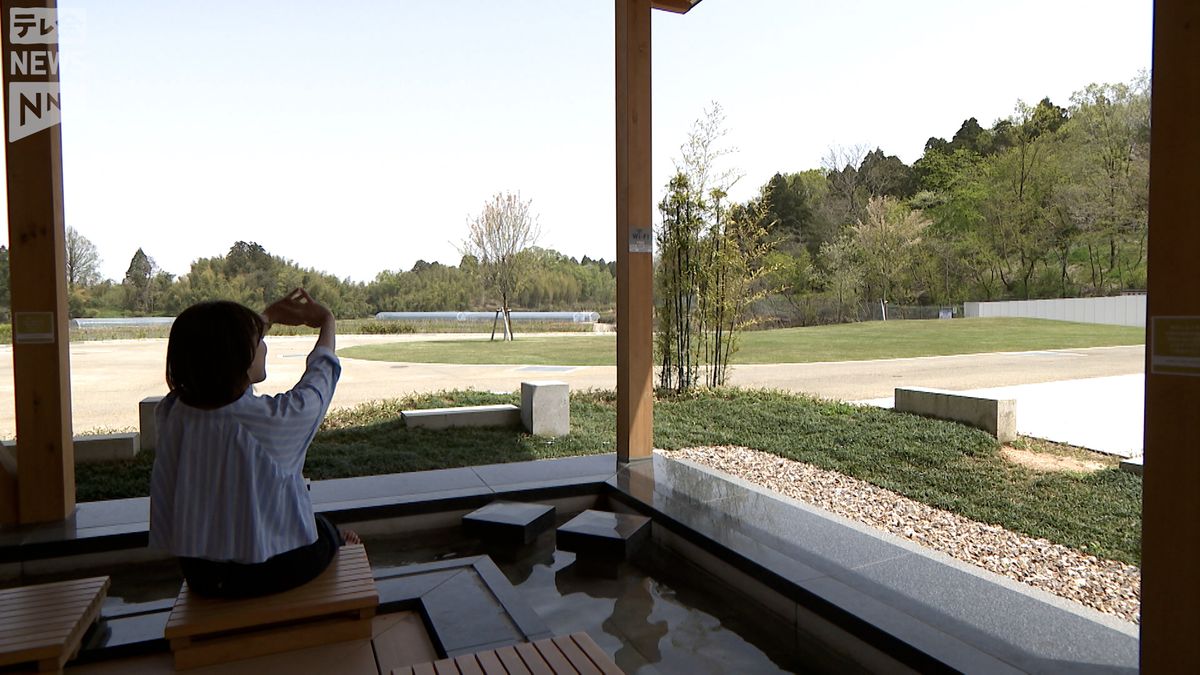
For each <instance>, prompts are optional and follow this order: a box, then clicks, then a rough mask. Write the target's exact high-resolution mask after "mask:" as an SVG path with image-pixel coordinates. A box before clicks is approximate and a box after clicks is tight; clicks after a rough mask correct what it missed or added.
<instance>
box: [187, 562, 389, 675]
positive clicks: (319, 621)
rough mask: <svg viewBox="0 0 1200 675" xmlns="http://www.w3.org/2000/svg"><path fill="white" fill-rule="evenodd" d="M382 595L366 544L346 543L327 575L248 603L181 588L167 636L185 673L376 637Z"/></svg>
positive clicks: (326, 571)
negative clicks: (375, 623) (300, 648)
mask: <svg viewBox="0 0 1200 675" xmlns="http://www.w3.org/2000/svg"><path fill="white" fill-rule="evenodd" d="M378 605H379V592H378V591H377V590H376V588H375V579H374V577H373V575H372V573H371V565H370V563H369V562H368V561H367V554H366V551H365V549H364V548H363V547H362V546H361V545H357V546H343V547H341V548H340V549H339V550H338V555H337V557H336V558H335V559H334V561H333V562H332V563H331V564H330V565H329V568H328V569H326V570H325V571H324V572H323V573H321V576H319V577H317V578H316V579H314V580H313V581H310V582H309V583H307V584H305V585H303V586H301V587H299V588H296V589H293V590H290V591H287V592H285V593H278V594H276V595H268V596H264V597H259V598H249V599H246V600H224V599H216V598H205V597H201V596H197V595H192V594H190V593H189V592H188V588H187V583H186V582H185V583H184V584H183V587H182V588H181V589H180V591H179V596H178V597H177V598H176V600H175V607H174V608H173V609H172V610H171V615H170V617H169V618H168V619H167V627H166V630H165V631H164V636H165V637H166V638H167V640H169V641H170V643H171V650H172V651H173V652H174V653H175V667H176V669H179V670H184V669H187V668H195V667H198V666H203V665H209V664H213V663H223V662H226V661H232V660H236V659H245V658H251V657H254V656H262V655H265V654H276V653H279V652H283V651H288V650H292V649H295V648H296V647H297V646H299V645H303V646H305V647H308V646H313V645H321V644H330V643H333V642H342V641H347V640H359V639H370V637H371V618H372V617H373V616H374V615H375V609H376V607H378Z"/></svg>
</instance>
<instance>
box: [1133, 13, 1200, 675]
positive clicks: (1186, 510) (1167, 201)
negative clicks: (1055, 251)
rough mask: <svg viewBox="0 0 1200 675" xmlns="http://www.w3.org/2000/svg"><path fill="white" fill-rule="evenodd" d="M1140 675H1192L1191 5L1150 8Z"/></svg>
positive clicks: (1197, 519) (1196, 377) (1196, 134)
mask: <svg viewBox="0 0 1200 675" xmlns="http://www.w3.org/2000/svg"><path fill="white" fill-rule="evenodd" d="M1152 85H1153V93H1152V96H1153V99H1152V100H1153V105H1152V110H1151V115H1152V117H1151V151H1150V248H1149V258H1148V260H1149V262H1148V265H1149V282H1148V285H1149V297H1148V298H1147V333H1146V335H1147V339H1146V439H1145V451H1146V466H1145V477H1144V479H1143V497H1142V626H1141V631H1142V641H1141V649H1142V655H1141V665H1142V672H1144V673H1188V672H1200V640H1197V639H1196V636H1197V635H1200V575H1198V574H1197V565H1196V560H1197V557H1198V556H1200V488H1198V487H1197V486H1198V485H1200V424H1198V422H1197V415H1198V414H1200V271H1197V264H1196V259H1197V256H1200V211H1197V209H1196V203H1195V202H1196V187H1197V186H1200V162H1197V159H1196V158H1197V157H1200V126H1197V121H1198V120H1200V3H1196V2H1195V0H1157V1H1156V2H1155V3H1154V66H1153V80H1152Z"/></svg>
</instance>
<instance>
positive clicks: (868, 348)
mask: <svg viewBox="0 0 1200 675" xmlns="http://www.w3.org/2000/svg"><path fill="white" fill-rule="evenodd" d="M1144 339H1145V331H1144V330H1143V329H1141V328H1132V327H1128V326H1106V325H1101V324H1087V323H1070V322H1066V321H1047V320H1043V319H955V320H953V321H871V322H864V323H851V324H841V325H835V326H812V327H807V328H782V329H777V330H763V331H747V332H745V333H743V334H742V337H741V342H740V349H739V350H738V351H737V353H736V354H735V355H734V357H733V361H734V363H814V362H818V361H863V360H870V359H890V358H903V357H914V356H940V355H949V354H976V353H982V352H1023V351H1040V350H1044V349H1070V348H1079V347H1107V346H1113V345H1138V344H1142V343H1143V341H1144ZM338 353H339V354H341V355H342V356H346V357H349V358H356V359H371V360H376V361H401V362H408V363H468V364H489V363H490V364H521V365H558V366H611V365H615V363H616V338H615V336H612V335H595V336H593V335H587V336H583V335H579V336H550V337H525V338H522V337H521V336H520V335H519V334H518V336H517V339H516V340H514V341H512V342H500V341H496V342H488V343H486V344H483V343H480V342H479V341H478V340H452V341H447V342H405V343H394V344H380V345H361V346H357V347H350V348H347V349H343V350H340V351H339V352H338Z"/></svg>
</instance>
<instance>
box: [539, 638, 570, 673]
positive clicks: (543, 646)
mask: <svg viewBox="0 0 1200 675" xmlns="http://www.w3.org/2000/svg"><path fill="white" fill-rule="evenodd" d="M533 647H534V649H537V650H538V652H540V653H541V655H542V658H544V659H546V664H547V665H549V666H550V670H552V671H554V672H555V673H567V675H578V673H577V672H576V670H575V668H574V666H572V665H571V662H570V661H568V660H567V657H565V656H563V653H562V652H561V651H559V650H558V646H557V645H555V644H554V641H553V640H551V639H550V638H546V639H545V640H538V641H537V642H534V643H533Z"/></svg>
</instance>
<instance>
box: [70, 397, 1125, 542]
mask: <svg viewBox="0 0 1200 675" xmlns="http://www.w3.org/2000/svg"><path fill="white" fill-rule="evenodd" d="M517 402H518V397H517V395H516V394H509V395H497V394H488V393H481V392H462V391H459V392H447V393H441V394H431V395H419V396H413V397H410V398H406V399H397V400H391V401H386V402H381V403H372V404H367V405H363V406H359V407H357V408H352V409H345V410H337V411H334V412H332V413H330V415H329V417H328V418H327V419H326V420H325V423H324V424H323V426H322V428H321V430H320V432H319V433H318V434H317V437H316V439H315V440H314V441H313V445H312V448H311V449H310V451H309V455H308V462H307V464H306V466H305V473H306V475H307V476H308V477H309V478H312V479H314V480H321V479H329V478H345V477H350V476H361V475H372V474H380V473H394V472H408V471H425V470H430V469H441V468H451V467H459V466H472V465H480V464H492V463H501V462H517V461H525V460H532V459H545V458H553V457H565V456H574V455H587V454H598V453H606V452H613V451H614V450H615V438H616V431H615V429H616V409H615V405H616V395H615V393H614V392H611V391H602V392H577V393H574V394H572V396H571V428H572V433H571V434H570V435H569V436H566V437H564V438H558V439H548V438H539V437H535V436H530V435H528V434H525V433H522V432H520V431H516V430H511V429H456V430H452V431H425V430H413V431H409V430H407V429H406V428H405V427H404V423H403V422H402V421H401V420H400V411H401V410H404V409H408V408H432V407H443V406H458V405H482V404H492V403H517ZM654 422H655V425H654V444H655V446H656V447H659V448H664V449H679V448H685V447H693V446H705V445H741V446H746V447H750V448H754V449H757V450H761V451H764V452H770V453H774V454H777V455H780V456H783V457H788V458H791V459H794V460H798V461H802V462H808V463H811V464H813V465H815V466H818V467H821V468H824V469H830V470H834V471H839V472H841V473H843V474H846V475H848V476H853V477H855V478H859V479H861V480H865V481H868V482H871V483H873V484H875V485H878V486H880V487H884V488H887V489H890V490H893V491H895V492H898V493H900V494H902V495H905V496H907V497H910V498H913V499H916V500H918V501H921V502H924V503H926V504H930V505H932V506H935V507H938V508H942V509H946V510H948V511H953V512H955V513H959V514H962V515H964V516H966V517H968V518H972V519H974V520H978V521H982V522H987V523H996V524H999V525H1002V526H1004V527H1006V528H1008V529H1010V530H1014V531H1017V532H1022V533H1025V534H1029V535H1032V536H1037V537H1045V538H1046V539H1049V540H1050V541H1053V542H1057V543H1061V544H1064V545H1067V546H1071V547H1073V548H1076V549H1079V550H1082V551H1086V552H1088V553H1092V554H1094V555H1097V556H1099V557H1103V558H1111V559H1114V560H1120V561H1124V562H1128V563H1132V564H1138V563H1139V562H1140V556H1141V553H1140V547H1141V495H1142V482H1141V479H1140V478H1139V477H1137V476H1133V475H1130V474H1128V473H1125V472H1122V471H1119V470H1117V469H1106V470H1101V471H1096V472H1092V473H1074V472H1037V471H1034V470H1031V469H1027V468H1024V467H1022V466H1019V465H1015V464H1012V463H1010V462H1008V461H1006V460H1005V459H1004V458H1003V457H1001V456H1000V448H999V445H998V444H997V443H996V441H995V440H994V439H993V438H991V437H990V436H988V435H987V434H985V433H983V432H981V431H977V430H974V429H970V428H968V427H964V426H962V425H959V424H955V423H952V422H945V421H939V420H930V419H925V418H920V417H915V416H911V415H902V414H897V413H894V412H892V411H889V410H883V409H878V408H870V407H857V406H852V405H849V404H844V403H835V402H830V401H823V400H818V399H814V398H809V397H805V396H798V395H794V394H788V393H781V392H773V391H761V390H742V389H726V390H709V391H703V392H701V393H698V394H695V395H691V396H688V397H684V398H670V399H663V400H659V401H658V403H657V404H656V407H655V419H654ZM152 465H153V453H151V452H143V453H142V454H141V455H140V456H139V457H138V458H137V459H136V460H133V461H131V462H114V463H108V464H92V465H80V466H79V467H78V469H77V476H76V482H77V486H78V496H79V499H80V500H81V501H89V500H96V499H115V498H121V497H137V496H145V495H146V494H148V491H149V481H150V470H151V467H152Z"/></svg>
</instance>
